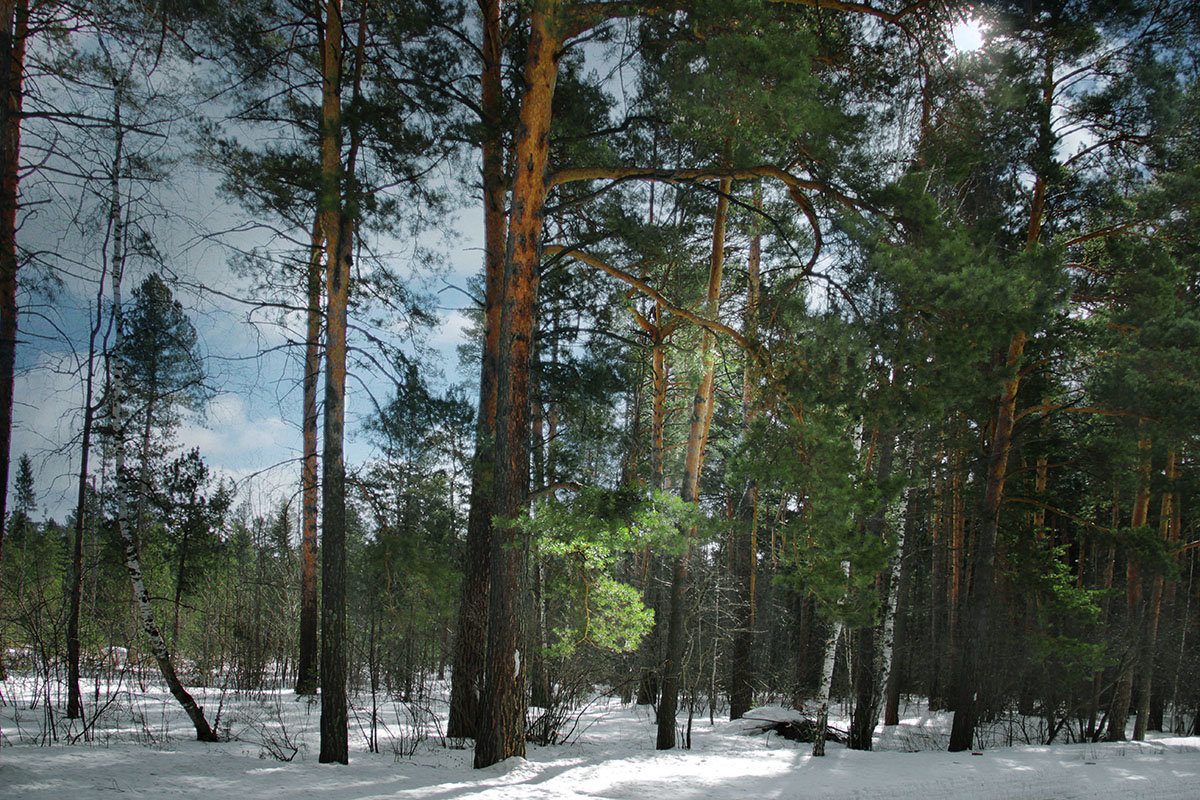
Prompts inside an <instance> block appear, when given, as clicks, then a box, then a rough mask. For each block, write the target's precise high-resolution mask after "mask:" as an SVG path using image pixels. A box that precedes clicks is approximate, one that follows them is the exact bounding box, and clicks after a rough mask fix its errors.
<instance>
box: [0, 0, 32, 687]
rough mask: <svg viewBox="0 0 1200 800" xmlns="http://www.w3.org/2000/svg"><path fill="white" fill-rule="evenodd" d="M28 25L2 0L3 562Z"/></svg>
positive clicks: (17, 3) (19, 3) (18, 7)
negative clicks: (18, 205) (18, 195)
mask: <svg viewBox="0 0 1200 800" xmlns="http://www.w3.org/2000/svg"><path fill="white" fill-rule="evenodd" d="M28 23H29V2H28V0H0V76H3V79H4V85H5V89H4V97H3V98H0V564H3V563H4V533H5V531H4V529H5V527H6V526H7V520H8V517H7V515H6V507H7V503H8V471H9V460H10V457H11V455H12V454H11V450H12V419H13V383H14V379H15V377H16V372H15V369H16V352H17V267H18V262H17V189H18V181H19V172H18V168H19V167H20V160H21V159H20V147H21V115H22V105H23V102H24V89H23V83H24V77H25V41H26V38H27V36H28ZM0 644H2V641H0ZM4 677H5V671H4V648H3V647H2V646H0V679H2V678H4Z"/></svg>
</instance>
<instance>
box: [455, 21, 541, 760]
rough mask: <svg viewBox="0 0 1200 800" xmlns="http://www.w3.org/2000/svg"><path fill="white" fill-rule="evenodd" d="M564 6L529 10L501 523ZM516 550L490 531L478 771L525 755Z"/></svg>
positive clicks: (522, 422) (520, 454) (504, 320)
mask: <svg viewBox="0 0 1200 800" xmlns="http://www.w3.org/2000/svg"><path fill="white" fill-rule="evenodd" d="M560 6H561V3H560V0H537V2H535V3H534V6H533V11H532V15H531V30H530V39H529V48H528V51H527V55H526V62H525V84H526V90H525V94H524V96H523V97H522V98H521V112H520V124H519V126H518V135H517V140H516V146H515V154H516V155H515V163H516V175H515V180H514V183H513V192H512V209H511V213H510V215H509V229H508V241H507V253H506V255H507V257H506V259H505V265H504V286H505V296H504V300H503V303H502V309H501V317H500V342H499V350H498V352H499V363H498V369H497V392H496V399H497V403H496V452H495V471H494V475H493V481H494V493H493V495H492V498H493V499H492V502H493V508H492V512H493V515H494V517H496V518H500V519H511V518H513V517H515V516H517V514H519V513H520V511H521V508H522V507H523V506H524V504H525V503H526V502H527V501H528V495H529V413H530V407H529V399H530V398H529V382H530V356H531V348H532V345H533V338H534V335H535V329H534V320H535V317H536V313H535V312H536V306H537V290H538V279H539V268H540V261H541V238H542V221H543V216H542V215H543V206H544V205H545V200H546V192H547V191H548V186H547V183H546V171H547V167H548V163H549V149H550V120H551V101H552V99H553V97H554V86H555V82H556V81H557V78H558V58H559V56H560V55H561V50H562V39H561V38H560V35H561V34H560V23H561V20H560V19H559V16H560V13H561V8H560ZM517 544H518V542H517V541H516V531H515V529H514V528H512V527H511V526H507V525H505V526H499V527H496V528H495V529H494V530H493V531H492V542H491V575H490V577H491V587H490V591H489V596H488V637H487V660H486V664H487V670H486V684H485V691H484V695H483V707H482V711H483V715H482V716H483V726H482V728H481V729H480V730H479V732H478V736H477V738H476V740H475V766H476V767H487V766H490V765H492V764H495V763H496V762H498V761H503V760H504V759H506V758H509V757H511V756H524V755H525V701H526V698H525V673H524V671H523V670H522V668H521V667H522V664H521V653H520V650H519V647H520V646H521V642H522V635H521V627H522V620H521V615H520V602H521V600H520V598H521V596H522V586H521V584H522V577H523V575H524V572H525V569H524V550H523V548H522V547H519V546H517Z"/></svg>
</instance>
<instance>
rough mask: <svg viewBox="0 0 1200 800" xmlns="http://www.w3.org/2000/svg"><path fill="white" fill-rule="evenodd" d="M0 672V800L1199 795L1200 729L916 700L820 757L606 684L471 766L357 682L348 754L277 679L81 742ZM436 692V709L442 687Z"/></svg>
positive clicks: (156, 708) (428, 728)
mask: <svg viewBox="0 0 1200 800" xmlns="http://www.w3.org/2000/svg"><path fill="white" fill-rule="evenodd" d="M0 689H2V690H3V692H4V699H5V705H4V706H3V708H0V724H2V726H3V727H2V733H0V736H2V743H3V745H4V746H3V748H2V749H0V798H5V799H6V800H16V798H45V800H58V799H60V798H61V799H62V800H86V799H87V798H102V797H109V796H111V797H117V796H120V797H128V798H138V797H145V798H159V797H172V798H177V797H178V798H191V797H194V798H204V799H205V800H212V798H229V797H232V798H236V800H256V799H257V798H277V797H289V796H292V797H295V798H300V797H320V798H322V799H323V800H325V799H326V798H327V799H328V800H368V798H371V799H373V798H410V799H411V800H448V799H449V798H478V799H479V800H509V799H510V798H514V799H515V798H520V799H521V800H525V799H526V798H528V799H529V800H542V799H543V798H546V799H548V798H612V799H613V800H625V798H628V799H629V800H635V799H636V800H643V799H644V798H651V800H690V799H691V798H718V799H720V798H731V799H732V798H789V799H790V798H823V797H830V798H839V800H844V799H846V798H872V799H874V798H919V800H937V798H960V797H968V798H971V800H989V799H990V798H1021V799H1022V800H1030V799H1036V798H1047V799H1049V798H1054V799H1055V800H1062V799H1064V798H1087V799H1088V800H1096V799H1097V798H1109V797H1111V798H1120V800H1132V799H1133V798H1155V799H1156V800H1157V799H1158V798H1188V799H1189V800H1194V799H1195V798H1200V738H1178V737H1176V738H1163V737H1159V738H1154V739H1152V740H1150V741H1147V742H1145V743H1132V742H1122V743H1106V744H1074V745H1067V744H1064V745H1053V746H1048V747H1044V746H1015V747H998V748H990V749H988V750H986V751H984V752H983V753H982V754H980V755H971V754H968V753H954V754H952V753H946V752H944V750H942V749H933V748H940V747H943V746H944V743H945V741H946V731H947V730H948V726H949V719H948V717H946V716H945V715H928V714H925V715H915V716H910V717H909V718H908V719H905V720H904V721H903V723H902V724H901V725H900V727H899V728H897V729H887V730H885V729H883V728H882V726H881V727H880V728H879V729H878V730H879V732H878V736H877V750H876V751H874V752H855V751H851V750H847V749H846V748H845V747H843V746H841V745H836V744H830V745H829V748H828V755H827V756H826V757H824V758H812V757H811V756H810V755H809V751H810V748H811V745H806V744H797V743H794V742H789V741H787V740H784V739H781V738H779V737H777V736H775V735H771V734H768V735H766V736H761V735H760V736H746V735H744V733H743V731H744V729H745V727H746V724H745V723H742V722H728V721H723V720H720V719H717V720H716V722H715V724H713V725H710V724H709V722H708V718H707V716H705V717H704V718H703V719H697V720H696V721H695V722H694V723H693V734H692V749H691V750H675V751H670V752H665V753H663V752H656V751H655V750H654V749H653V741H654V730H653V725H652V718H651V716H650V715H649V713H648V711H647V710H646V709H639V708H636V707H629V706H621V705H620V703H618V702H617V701H616V700H610V699H607V698H601V699H599V700H598V701H597V702H595V703H594V704H592V705H591V706H590V707H589V709H588V710H587V711H586V712H585V713H584V715H583V716H582V718H581V723H582V724H581V726H580V730H579V731H577V735H576V737H575V739H574V740H573V741H572V742H570V743H568V744H563V745H557V746H551V747H534V746H531V747H530V750H529V757H528V759H527V760H525V759H510V760H509V761H506V762H504V763H502V764H497V765H496V766H493V767H491V768H488V769H484V770H474V769H472V768H471V751H470V750H469V749H461V748H455V747H453V746H452V745H453V744H454V743H453V742H446V741H444V740H443V739H441V737H440V736H439V734H438V731H439V730H440V729H441V727H442V723H441V722H440V721H438V720H435V719H431V718H428V717H425V718H424V723H425V725H424V728H423V733H421V734H420V735H416V734H414V730H415V729H414V727H413V726H412V725H411V724H409V720H411V719H412V713H411V712H410V711H409V710H408V708H407V707H406V706H403V705H391V704H389V705H387V706H383V707H382V709H381V711H380V713H379V715H378V718H379V721H380V725H381V727H379V731H378V741H379V750H380V751H381V752H378V753H371V752H368V750H367V746H366V742H367V738H366V737H367V733H368V729H369V708H370V698H369V697H366V698H363V697H359V698H356V706H357V709H356V718H352V720H351V747H352V748H353V750H352V754H351V762H350V765H349V766H331V765H324V764H318V763H317V758H316V754H317V740H318V736H317V727H318V721H319V717H320V710H319V706H317V705H315V704H310V703H309V702H308V701H307V700H301V699H296V698H294V697H293V696H291V695H290V693H284V694H282V695H253V696H251V695H245V694H242V695H235V694H233V693H226V694H224V695H222V694H221V693H219V692H216V691H214V690H208V691H207V692H205V691H203V690H198V691H197V696H198V699H200V702H202V703H203V704H204V706H205V707H206V709H207V711H208V713H209V716H210V718H211V717H212V716H213V715H214V714H215V712H216V710H217V708H218V707H219V708H220V711H221V721H220V727H221V730H222V733H225V732H226V731H228V732H229V733H230V734H231V735H232V736H233V737H234V738H232V739H231V740H229V741H226V742H223V743H220V744H215V745H213V744H201V743H198V742H195V741H191V740H189V732H190V727H189V725H188V723H187V720H186V718H184V717H183V716H182V714H181V713H180V712H178V711H177V710H176V707H175V706H174V705H173V703H172V702H169V701H170V697H169V695H166V694H165V693H164V692H156V691H155V690H154V689H153V688H150V689H149V690H148V691H147V692H142V691H139V690H138V689H137V687H133V689H132V690H130V688H129V687H128V686H126V687H125V688H124V689H122V691H121V692H120V693H116V692H114V693H113V694H112V695H111V696H112V697H113V698H114V702H113V703H112V705H110V706H109V707H108V708H107V709H106V711H105V712H104V714H103V715H102V716H101V718H100V722H99V724H98V725H97V728H96V732H95V736H94V737H93V739H92V740H91V741H90V742H84V741H82V740H79V741H77V742H76V743H74V744H65V743H64V742H63V739H64V738H66V735H68V734H67V733H66V732H65V731H63V729H62V723H61V721H58V720H56V724H57V726H58V729H59V731H60V733H59V737H58V739H59V740H58V741H57V742H54V741H47V739H48V738H50V737H48V736H47V733H46V732H47V730H48V729H47V727H46V723H47V715H46V713H45V705H44V703H40V702H39V703H38V704H37V707H35V708H31V707H30V706H31V704H32V701H31V698H30V694H29V689H30V687H29V686H27V685H26V684H23V683H22V682H21V681H20V679H19V678H17V679H14V678H10V680H9V682H8V683H6V684H0ZM89 699H90V698H89ZM432 705H433V709H434V711H435V712H437V713H438V714H444V711H445V709H444V704H442V703H434V704H432ZM364 706H365V707H364ZM915 710H916V709H914V711H915ZM768 713H770V712H769V711H764V712H763V714H768ZM417 716H418V717H421V716H422V714H421V713H420V712H417ZM831 722H833V724H835V725H838V724H841V723H844V720H841V721H839V720H837V719H834V720H831ZM289 743H290V744H291V745H293V746H295V747H296V748H297V750H296V752H295V757H294V759H293V760H292V761H290V762H283V761H280V760H278V759H277V758H276V757H275V756H274V755H272V753H283V754H285V755H287V754H290V753H291V752H292V751H291V750H290V747H289ZM410 751H411V753H412V755H411V756H409V755H407V753H408V752H410Z"/></svg>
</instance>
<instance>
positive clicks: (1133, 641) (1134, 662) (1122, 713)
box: [1105, 423, 1150, 742]
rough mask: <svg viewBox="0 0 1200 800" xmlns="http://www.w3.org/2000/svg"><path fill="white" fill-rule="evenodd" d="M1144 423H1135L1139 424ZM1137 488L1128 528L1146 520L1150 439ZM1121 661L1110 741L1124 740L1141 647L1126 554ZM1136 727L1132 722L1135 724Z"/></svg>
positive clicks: (1136, 591)
mask: <svg viewBox="0 0 1200 800" xmlns="http://www.w3.org/2000/svg"><path fill="white" fill-rule="evenodd" d="M1142 424H1144V423H1139V425H1142ZM1137 473H1138V489H1137V495H1136V496H1135V497H1134V501H1133V511H1132V512H1131V516H1130V520H1129V525H1130V527H1132V528H1140V527H1142V526H1143V525H1145V524H1146V520H1147V519H1149V517H1150V440H1149V439H1148V438H1142V439H1140V440H1139V441H1138V465H1137ZM1125 601H1126V616H1125V625H1126V628H1125V636H1126V646H1125V658H1124V659H1123V660H1122V661H1123V663H1122V664H1121V673H1120V675H1119V676H1118V677H1117V688H1116V690H1115V692H1114V693H1113V702H1112V708H1111V709H1110V711H1109V717H1108V731H1107V734H1106V735H1105V738H1106V739H1107V740H1108V741H1110V742H1116V741H1121V740H1122V739H1124V738H1125V726H1126V724H1127V723H1128V722H1129V707H1130V705H1131V704H1132V703H1133V684H1134V678H1135V676H1136V675H1137V672H1138V662H1139V658H1138V655H1139V650H1140V649H1141V644H1142V638H1143V634H1142V625H1143V624H1144V619H1145V607H1144V603H1143V599H1142V569H1141V564H1140V563H1139V562H1138V559H1137V555H1136V554H1135V553H1132V552H1131V553H1129V554H1128V556H1127V560H1126V566H1125ZM1135 724H1136V723H1135Z"/></svg>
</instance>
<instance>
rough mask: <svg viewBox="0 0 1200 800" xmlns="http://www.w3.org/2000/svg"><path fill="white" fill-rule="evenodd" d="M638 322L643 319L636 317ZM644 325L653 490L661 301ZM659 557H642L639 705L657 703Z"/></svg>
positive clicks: (660, 394) (661, 384) (658, 471)
mask: <svg viewBox="0 0 1200 800" xmlns="http://www.w3.org/2000/svg"><path fill="white" fill-rule="evenodd" d="M638 321H639V322H642V319H641V318H640V316H639V318H638ZM643 327H645V329H646V331H647V333H649V334H650V337H651V342H652V349H651V375H652V379H651V402H650V482H651V486H653V488H654V489H655V491H659V492H661V491H663V489H664V488H665V483H666V479H665V475H664V473H663V452H664V447H665V431H666V418H667V388H668V376H669V371H668V365H667V344H666V336H667V332H668V327H673V326H667V325H664V324H663V318H662V304H661V303H655V305H654V312H653V321H652V322H651V321H647V322H646V323H645V324H644V325H643ZM660 561H661V559H660V558H659V557H658V556H657V555H654V554H651V553H650V551H649V550H647V551H646V554H645V558H644V572H643V575H644V580H643V582H642V598H643V601H644V602H645V604H646V607H647V608H650V609H653V610H654V625H653V627H652V628H651V629H650V635H649V636H647V637H646V639H645V640H644V641H643V642H642V644H641V646H640V648H639V661H640V663H641V675H640V677H639V679H638V690H637V701H638V704H639V705H656V704H657V703H658V696H659V678H660V670H661V668H662V663H661V658H662V641H663V639H664V637H665V631H666V628H667V625H665V624H664V619H663V616H664V615H663V613H662V612H663V608H662V602H661V600H662V590H661V587H660V585H659V580H660V574H659V573H660V569H659V565H660Z"/></svg>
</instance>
